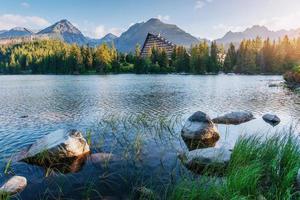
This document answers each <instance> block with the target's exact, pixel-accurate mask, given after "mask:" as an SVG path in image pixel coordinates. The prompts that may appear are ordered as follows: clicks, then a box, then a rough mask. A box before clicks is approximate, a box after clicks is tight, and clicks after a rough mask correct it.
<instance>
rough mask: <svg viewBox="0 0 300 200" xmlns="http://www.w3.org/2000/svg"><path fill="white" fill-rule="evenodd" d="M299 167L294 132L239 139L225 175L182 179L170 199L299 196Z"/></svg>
mask: <svg viewBox="0 0 300 200" xmlns="http://www.w3.org/2000/svg"><path fill="white" fill-rule="evenodd" d="M299 167H300V145H299V141H298V138H297V137H296V136H294V135H292V134H288V135H286V136H280V135H275V136H272V137H271V138H268V139H264V140H263V139H262V138H259V137H254V136H251V137H242V138H240V139H239V141H238V142H237V144H236V145H235V148H234V150H233V154H232V157H231V162H230V164H229V166H228V168H227V169H226V170H225V176H224V177H225V178H224V180H223V181H222V180H221V181H220V179H218V178H215V179H214V178H209V177H204V178H201V179H200V180H196V181H195V180H189V179H186V180H183V181H181V183H179V184H178V185H176V186H175V188H174V189H173V191H172V192H171V195H170V199H191V200H192V199H195V200H196V199H201V200H205V199H216V200H218V199H224V200H225V199H274V200H283V199H300V195H299V193H298V192H296V188H295V187H296V186H295V181H296V177H297V172H298V169H299Z"/></svg>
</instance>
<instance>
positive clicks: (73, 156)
mask: <svg viewBox="0 0 300 200" xmlns="http://www.w3.org/2000/svg"><path fill="white" fill-rule="evenodd" d="M89 152H90V147H89V145H88V144H87V141H86V140H85V139H84V138H83V136H82V134H81V133H80V132H79V131H76V130H70V131H66V130H57V131H54V132H52V133H50V134H48V135H46V136H44V137H43V138H41V139H39V140H37V141H36V142H35V143H34V144H32V145H31V146H29V148H28V150H27V151H25V153H24V152H23V155H22V156H21V159H20V160H22V161H25V162H28V163H31V164H37V165H42V166H46V167H48V166H49V167H51V166H54V165H56V164H63V165H64V164H65V163H69V162H71V163H73V162H74V160H75V161H76V162H77V163H82V159H81V158H82V157H85V156H86V155H87V154H88V153H89ZM79 161H80V162H79Z"/></svg>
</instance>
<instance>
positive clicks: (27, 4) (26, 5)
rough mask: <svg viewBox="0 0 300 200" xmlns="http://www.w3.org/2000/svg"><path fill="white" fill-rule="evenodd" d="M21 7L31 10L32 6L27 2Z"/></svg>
mask: <svg viewBox="0 0 300 200" xmlns="http://www.w3.org/2000/svg"><path fill="white" fill-rule="evenodd" d="M21 6H22V7H24V8H30V4H29V3H27V2H22V3H21Z"/></svg>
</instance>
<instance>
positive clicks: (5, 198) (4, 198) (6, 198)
mask: <svg viewBox="0 0 300 200" xmlns="http://www.w3.org/2000/svg"><path fill="white" fill-rule="evenodd" d="M0 199H1V200H9V199H10V195H9V194H8V193H6V192H2V191H0Z"/></svg>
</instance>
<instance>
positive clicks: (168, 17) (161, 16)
mask: <svg viewBox="0 0 300 200" xmlns="http://www.w3.org/2000/svg"><path fill="white" fill-rule="evenodd" d="M157 19H159V20H161V21H169V20H170V16H169V15H158V16H157Z"/></svg>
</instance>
